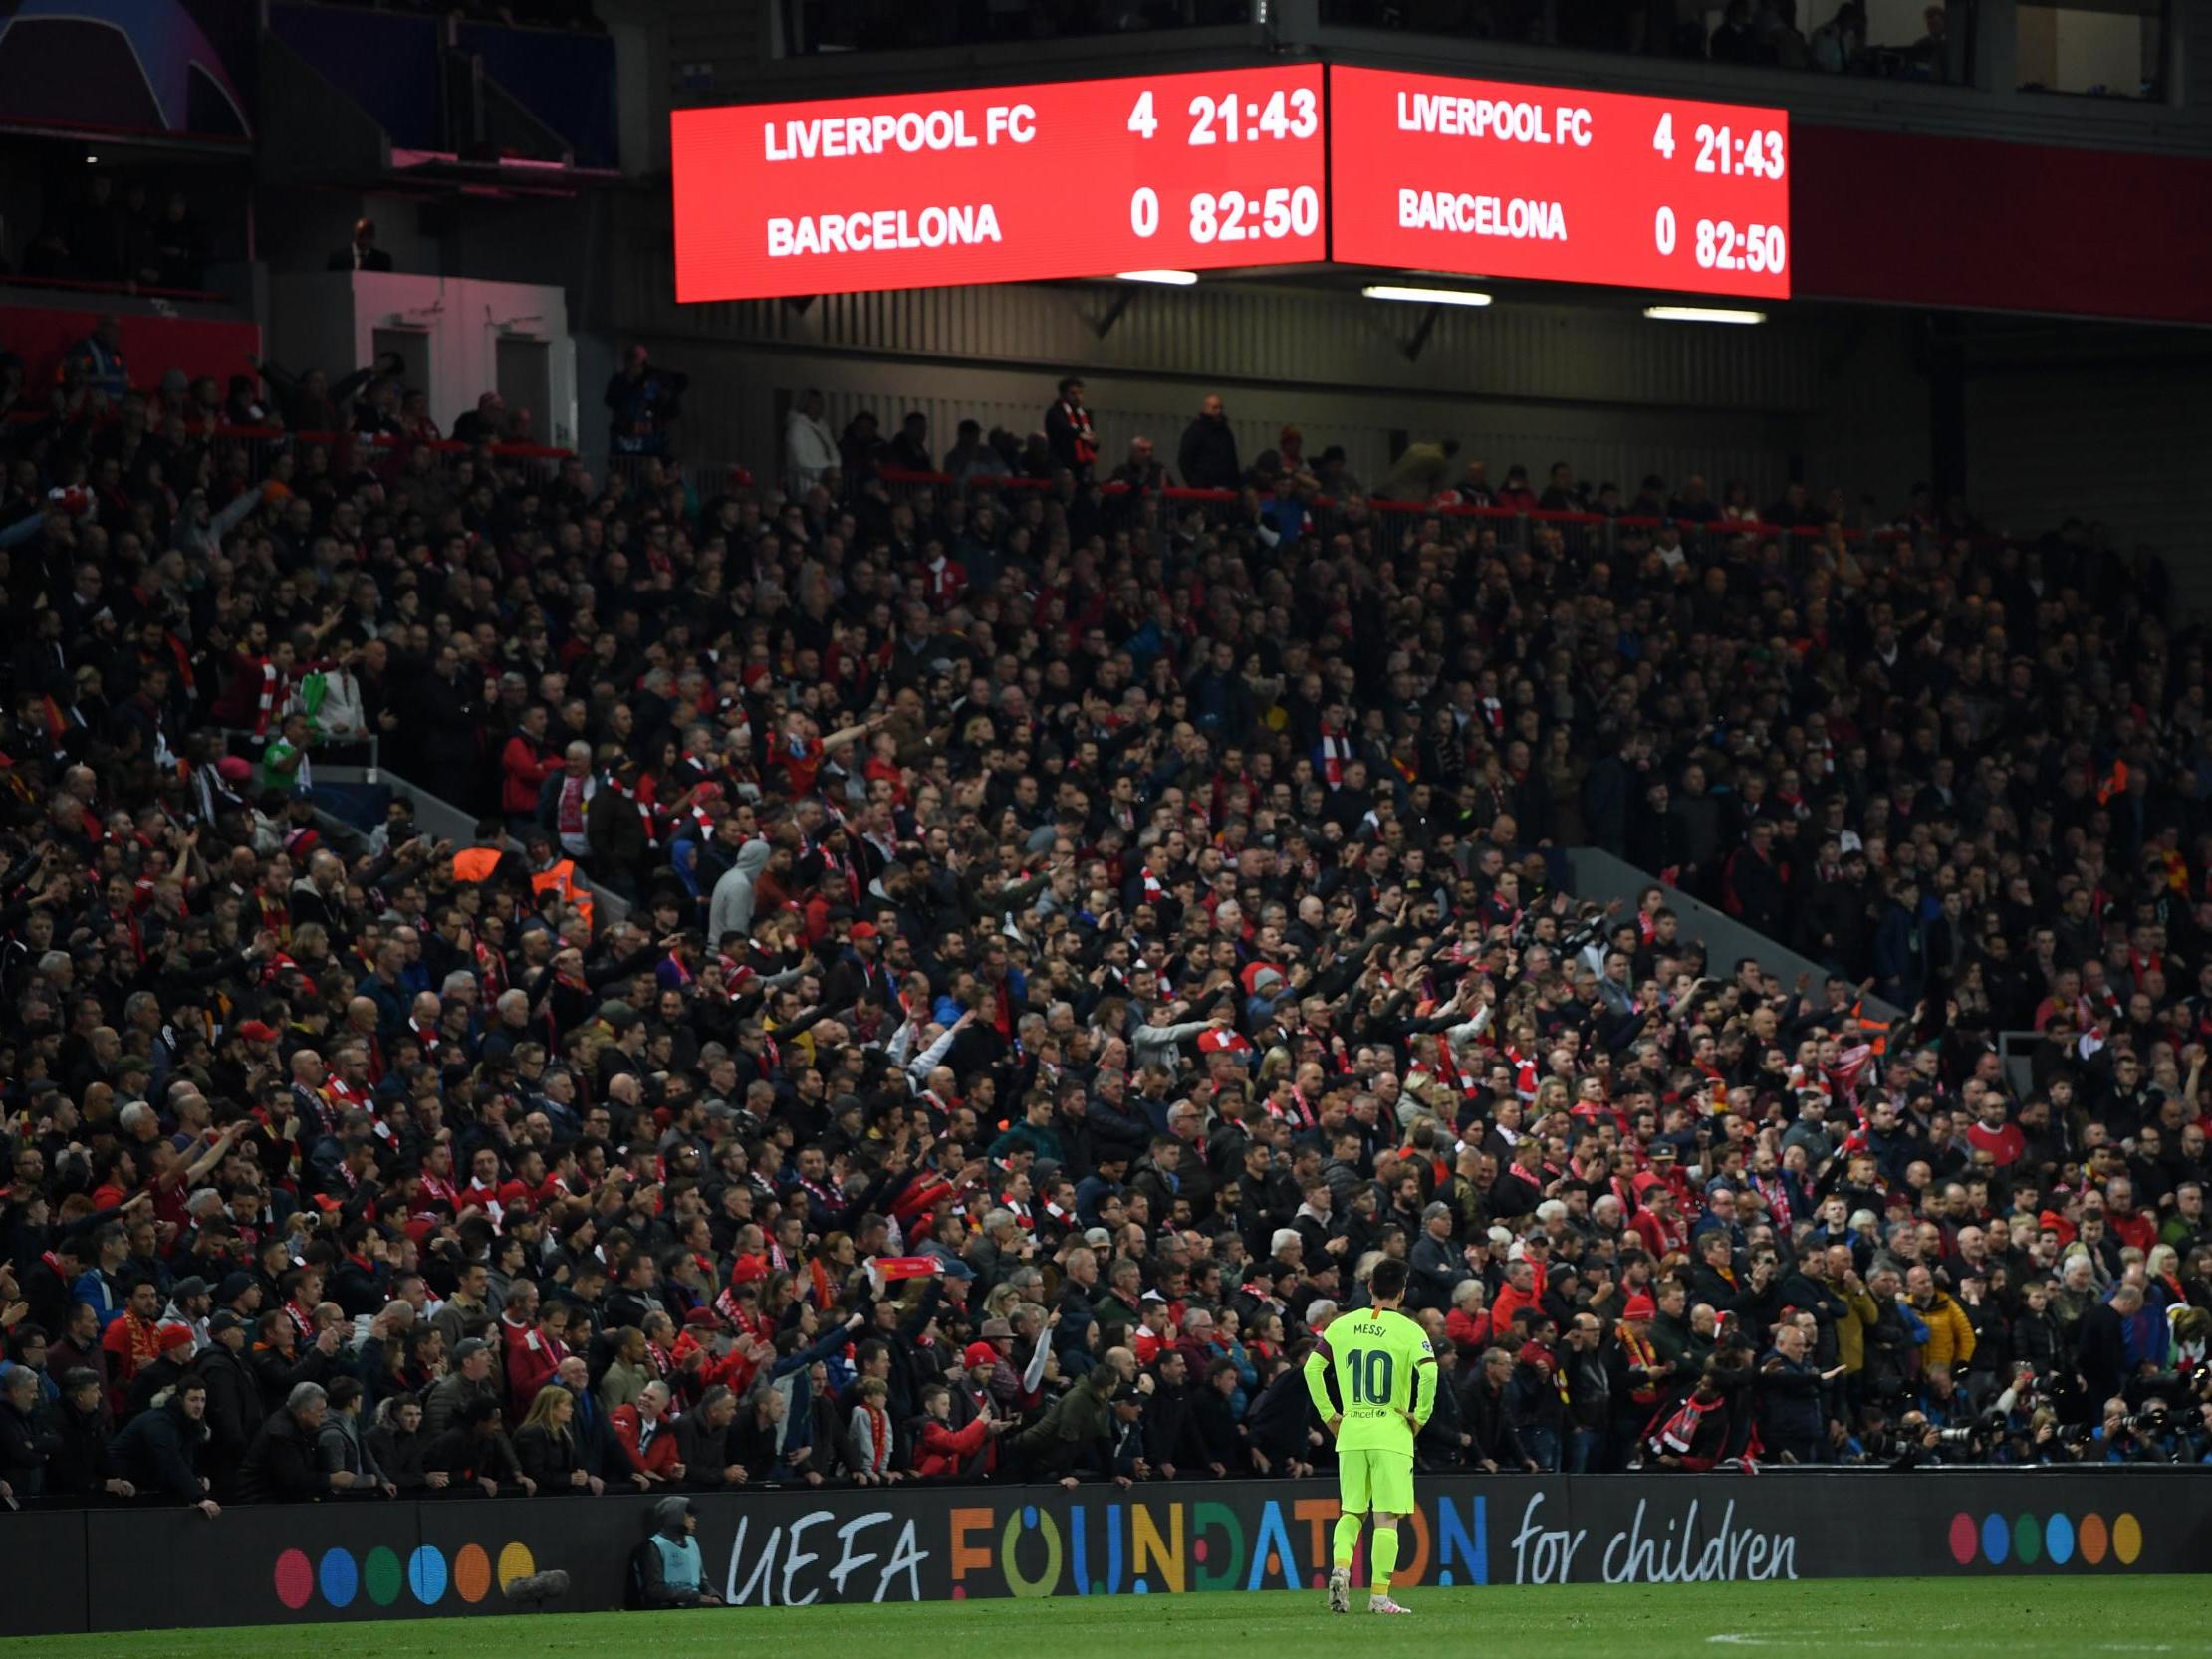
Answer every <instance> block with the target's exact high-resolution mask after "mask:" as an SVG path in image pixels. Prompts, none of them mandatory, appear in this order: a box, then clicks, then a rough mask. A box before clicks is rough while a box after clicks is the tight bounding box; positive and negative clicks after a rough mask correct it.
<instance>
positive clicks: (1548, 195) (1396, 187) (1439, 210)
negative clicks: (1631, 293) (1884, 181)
mask: <svg viewBox="0 0 2212 1659" xmlns="http://www.w3.org/2000/svg"><path fill="white" fill-rule="evenodd" d="M1789 149H1790V130H1789V119H1788V117H1787V115H1786V114H1785V113H1784V112H1783V111H1780V110H1747V109H1744V108H1741V107H1740V106H1736V105H1730V104H1696V103H1691V102H1689V101H1687V100H1684V99H1678V98H1640V97H1631V96H1629V95H1626V94H1622V93H1595V92H1579V91H1578V92H1569V91H1563V90H1561V89H1558V88H1551V87H1532V86H1525V85H1521V84H1519V83H1512V82H1503V81H1462V80H1457V79H1453V78H1450V77H1446V76H1440V75H1409V74H1400V73H1398V72H1396V71H1394V70H1376V69H1346V68H1344V67H1342V66H1334V67H1332V68H1331V69H1330V72H1329V153H1330V160H1331V171H1332V174H1333V177H1334V183H1335V193H1334V199H1333V201H1332V204H1331V214H1330V226H1331V257H1333V258H1335V259H1339V260H1342V261H1344V262H1345V263H1347V264H1350V265H1388V266H1410V267H1413V268H1415V269H1418V270H1424V271H1454V272H1464V273H1467V274H1470V275H1481V276H1495V277H1529V278H1541V279H1547V280H1551V281H1557V282H1588V283H1611V284H1616V285H1619V286H1622V287H1627V288H1671V289H1680V290H1684V291H1687V292H1691V293H1698V294H1745V295H1757V296H1762V297H1769V298H1774V299H1786V298H1788V296H1789V293H1790V183H1789V164H1790V156H1789Z"/></svg>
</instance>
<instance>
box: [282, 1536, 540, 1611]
mask: <svg viewBox="0 0 2212 1659" xmlns="http://www.w3.org/2000/svg"><path fill="white" fill-rule="evenodd" d="M495 1559H496V1564H495ZM537 1570H538V1558H537V1556H536V1555H535V1554H533V1553H532V1552H531V1548H530V1545H528V1544H527V1543H524V1542H523V1541H522V1540H519V1539H517V1540H512V1541H510V1542H508V1543H506V1544H503V1545H501V1546H500V1549H499V1554H498V1555H497V1557H496V1558H495V1557H494V1556H493V1555H492V1553H491V1552H490V1550H489V1549H488V1548H487V1547H486V1546H485V1545H483V1544H481V1543H464V1544H462V1545H461V1547H460V1548H459V1549H457V1550H455V1551H454V1552H453V1555H452V1558H451V1561H450V1563H449V1562H448V1560H447V1557H446V1554H445V1551H444V1550H442V1549H440V1548H438V1547H437V1546H436V1545H435V1544H430V1543H425V1544H419V1545H417V1546H416V1547H415V1548H413V1549H410V1550H408V1551H407V1552H406V1554H405V1555H403V1556H402V1555H401V1554H400V1552H399V1551H398V1550H396V1549H394V1548H392V1547H391V1546H390V1545H388V1544H381V1543H379V1544H377V1545H376V1546H375V1547H373V1548H371V1549H369V1550H368V1551H366V1552H365V1553H362V1554H360V1555H359V1556H357V1555H356V1553H355V1552H354V1551H353V1550H351V1549H343V1548H336V1547H334V1548H330V1549H326V1550H324V1551H323V1553H322V1555H321V1556H320V1557H316V1556H312V1555H310V1554H309V1553H308V1552H307V1551H306V1550H304V1549H287V1550H285V1551H283V1552H282V1553H281V1554H279V1555H278V1556H277V1558H276V1561H275V1563H274V1565H273V1567H272V1570H271V1574H270V1582H271V1585H272V1587H273V1588H274V1589H275V1591H276V1595H277V1600H278V1602H279V1603H281V1604H282V1605H283V1606H285V1607H286V1608H288V1609H289V1610H291V1611H292V1612H295V1613H297V1612H300V1611H302V1610H303V1609H305V1608H306V1607H307V1606H308V1604H309V1603H310V1602H312V1601H313V1600H315V1598H316V1595H317V1593H318V1592H320V1593H321V1595H322V1598H323V1601H324V1603H325V1605H327V1606H330V1607H334V1608H345V1607H351V1606H353V1605H354V1604H355V1603H356V1602H358V1601H361V1600H364V1599H366V1600H367V1601H368V1602H369V1604H370V1605H372V1606H376V1607H389V1606H392V1605H394V1604H395V1603H397V1602H398V1600H399V1598H400V1597H401V1596H402V1595H411V1596H412V1597H413V1598H414V1599H415V1601H416V1602H417V1603H419V1604H420V1605H422V1606H424V1607H434V1606H436V1605H437V1604H438V1603H439V1602H440V1601H442V1600H444V1599H445V1596H446V1592H447V1591H449V1590H450V1591H451V1592H452V1593H453V1594H455V1595H457V1596H459V1597H460V1598H461V1599H462V1600H463V1601H466V1602H470V1603H475V1602H479V1601H482V1600H483V1599H484V1598H485V1597H486V1596H488V1595H490V1594H491V1593H492V1591H493V1590H494V1589H495V1588H504V1587H505V1586H506V1585H508V1584H511V1583H513V1582H514V1581H515V1580H516V1579H517V1578H527V1577H529V1576H530V1575H531V1574H532V1573H534V1572H536V1571H537Z"/></svg>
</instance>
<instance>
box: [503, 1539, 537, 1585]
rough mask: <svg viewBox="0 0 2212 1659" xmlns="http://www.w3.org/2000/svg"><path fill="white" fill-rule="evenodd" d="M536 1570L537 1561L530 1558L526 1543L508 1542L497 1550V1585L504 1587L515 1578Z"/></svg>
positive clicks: (527, 1575)
mask: <svg viewBox="0 0 2212 1659" xmlns="http://www.w3.org/2000/svg"><path fill="white" fill-rule="evenodd" d="M537 1570H538V1563H537V1562H536V1561H535V1560H533V1559H532V1558H531V1554H530V1546H529V1545H528V1544H527V1543H510V1544H509V1545H508V1546H507V1547H506V1548H504V1549H502V1550H501V1551H500V1552H499V1587H500V1588H501V1589H505V1588H506V1587H507V1586H508V1585H509V1584H512V1583H513V1582H514V1581H515V1580H516V1579H517V1578H527V1577H529V1576H530V1575H531V1574H532V1573H533V1572H536V1571H537Z"/></svg>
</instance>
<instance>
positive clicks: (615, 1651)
mask: <svg viewBox="0 0 2212 1659" xmlns="http://www.w3.org/2000/svg"><path fill="white" fill-rule="evenodd" d="M1405 1600H1406V1602H1407V1604H1408V1605H1409V1606H1411V1608H1412V1609H1413V1612H1414V1614H1415V1616H1414V1617H1412V1618H1401V1619H1388V1618H1372V1617H1369V1616H1368V1615H1366V1614H1365V1613H1364V1612H1363V1611H1362V1612H1358V1613H1354V1614H1352V1615H1351V1616H1350V1617H1333V1616H1331V1615H1330V1613H1329V1612H1328V1611H1327V1609H1326V1608H1325V1606H1324V1604H1323V1598H1322V1596H1321V1595H1320V1594H1318V1593H1315V1592H1310V1591H1288V1590H1273V1591H1264V1592H1260V1593H1255V1594H1246V1595H1184V1596H1114V1597H1110V1598H1106V1597H1102V1598H1099V1599H1095V1600H1094V1599H1090V1598H1083V1597H1076V1598H1064V1599H1059V1600H1055V1601H1053V1602H1051V1603H1050V1604H1049V1605H1048V1604H1041V1603H1039V1602H1036V1601H953V1602H934V1603H929V1604H926V1605H919V1606H916V1605H898V1606H882V1607H870V1606H826V1607H801V1608H774V1609H763V1608H754V1607H747V1608H738V1609H729V1610H704V1611H700V1612H694V1613H653V1614H646V1613H589V1614H570V1613H541V1614H531V1615H524V1616H519V1617H501V1618H464V1619H391V1620H388V1621H383V1622H364V1623H350V1624H321V1625H314V1624H310V1625H282V1626H254V1627H246V1628H239V1629H228V1630H185V1631H173V1632H166V1633H163V1634H160V1635H159V1636H155V1635H153V1634H152V1633H141V1634H130V1635H97V1636H49V1637H27V1638H17V1639H14V1640H6V1641H0V1659H14V1656H16V1655H23V1656H24V1659H28V1656H29V1655H30V1654H32V1653H33V1652H34V1651H35V1652H36V1653H37V1654H38V1655H39V1656H40V1659H77V1656H80V1655H82V1656H83V1659H92V1656H93V1655H95V1654H98V1655H101V1656H102V1659H110V1656H113V1655H116V1654H121V1653H126V1652H138V1653H153V1652H158V1653H160V1654H161V1656H162V1659H264V1656H267V1659H280V1656H281V1659H300V1656H301V1655H305V1654H312V1653H315V1652H317V1651H319V1650H321V1651H326V1652H331V1653H340V1654H344V1655H345V1656H346V1659H461V1656H468V1659H477V1656H480V1655H484V1654H528V1655H529V1656H530V1659H564V1656H566V1655H572V1654H573V1655H576V1656H577V1659H668V1655H670V1654H683V1653H696V1654H704V1655H711V1656H713V1659H756V1656H757V1659H781V1656H788V1655H790V1654H792V1653H794V1652H800V1653H805V1652H814V1653H829V1654H839V1653H843V1654H864V1653H875V1654H896V1653H905V1652H925V1653H956V1654H958V1655H959V1659H1039V1655H1049V1659H1128V1656H1129V1655H1130V1654H1131V1653H1132V1652H1134V1653H1143V1652H1147V1651H1149V1652H1155V1653H1158V1652H1169V1653H1185V1652H1192V1651H1204V1652H1209V1653H1212V1654H1214V1655H1216V1656H1223V1659H1225V1656H1226V1655H1228V1654H1230V1653H1232V1652H1234V1653H1240V1654H1241V1653H1253V1654H1264V1655H1265V1656H1266V1659H1345V1656H1346V1655H1347V1654H1357V1655H1361V1656H1364V1655H1367V1654H1389V1653H1402V1654H1408V1655H1411V1654H1422V1655H1431V1654H1436V1653H1438V1652H1443V1653H1447V1654H1448V1653H1465V1654H1472V1655H1484V1656H1495V1655H1505V1654H1512V1655H1526V1656H1528V1659H1551V1656H1553V1655H1562V1654H1586V1655H1593V1656H1596V1659H1693V1656H1694V1659H1728V1656H1729V1655H1731V1654H1738V1655H1744V1654H1750V1655H1757V1654H1773V1655H1777V1656H1780V1655H1784V1654H1790V1653H1814V1654H1824V1655H1835V1656H1837V1659H1860V1656H1863V1659H1883V1656H1896V1659H1905V1656H1908V1655H1910V1656H1914V1659H1920V1656H1924V1655H1941V1656H1942V1659H1984V1656H1986V1659H2040V1656H2042V1655H2047V1654H2048V1655H2053V1656H2066V1659H2073V1656H2076V1655H2082V1656H2088V1655H2102V1654H2172V1655H2176V1656H2187V1655H2192V1654H2193V1655H2204V1656H2206V1659H2212V1577H2202V1576H2198V1577H2182V1576H2158V1577H2149V1576H2146V1577H2142V1578H2134V1579H2129V1580H2127V1581H2125V1582H2124V1583H2121V1582H2115V1581H2114V1580H2112V1579H2110V1578H2099V1579H2093V1580H2089V1579H2082V1580H2073V1579H2066V1578H2054V1577H2031V1576H2020V1577H2009V1578H1893V1579H1880V1580H1873V1579H1824V1580H1813V1581H1806V1582H1800V1583H1785V1584H1701V1585H1691V1586H1684V1585H1638V1584H1622V1585H1572V1586H1565V1587H1548V1588H1525V1589H1524V1588H1491V1589H1452V1590H1443V1589H1431V1590H1409V1591H1407V1592H1406V1594H1405ZM1354 1605H1355V1606H1359V1607H1362V1608H1363V1607H1364V1605H1365V1599H1364V1597H1363V1596H1361V1597H1358V1598H1356V1599H1355V1601H1354ZM0 1628H5V1622H4V1620H0ZM1155 1644H1156V1645H1155ZM1231 1644H1234V1646H1233V1647H1232V1645H1231Z"/></svg>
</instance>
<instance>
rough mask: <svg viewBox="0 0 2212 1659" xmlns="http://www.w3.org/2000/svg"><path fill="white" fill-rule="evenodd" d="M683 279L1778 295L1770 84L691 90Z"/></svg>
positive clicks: (1070, 84)
mask: <svg viewBox="0 0 2212 1659" xmlns="http://www.w3.org/2000/svg"><path fill="white" fill-rule="evenodd" d="M671 153H672V157H673V170H674V189H675V238H676V298H677V299H678V300H682V301H698V300H743V299H765V298H771V297H775V296H779V295H801V294H835V293H850V292H857V291H862V290H869V289H885V288H928V287H940V286H948V285H954V284H962V283H988V282H1024V281H1041V280H1045V279H1049V278H1055V277H1096V276H1106V275H1110V274H1112V273H1115V272H1119V271H1128V270H1160V269H1167V270H1184V271H1199V270H1218V269H1222V268H1227V267H1250V266H1267V265H1298V264H1310V263H1314V262H1318V261H1322V260H1329V259H1333V260H1336V261H1339V262H1341V263H1344V264H1352V265H1378V266H1386V267H1409V268H1413V269H1418V270H1423V271H1431V272H1436V271H1442V272H1461V273H1470V274H1480V275H1491V276H1503V277H1528V278H1541V279H1545V280H1552V281H1561V282H1587V283H1610V284H1617V285H1624V286H1628V287H1635V288H1658V289H1677V290H1682V291H1685V292H1692V293H1704V294H1740V295H1754V296H1759V297H1765V298H1784V297H1787V296H1788V294H1789V292H1790V252H1789V219H1790V214H1789V199H1790V185H1789V174H1790V158H1789V123H1788V119H1787V117H1786V116H1785V115H1784V113H1783V112H1781V111H1778V110H1751V109H1743V108H1739V107H1736V106H1731V105H1719V104H1703V103H1693V102H1688V101H1684V100H1680V99H1660V98H1640V97H1630V96H1626V95H1622V94H1607V93H1591V92H1571V91H1563V90H1559V89H1554V88H1547V87H1536V86H1526V85H1521V84H1516V83H1504V82H1478V81H1465V80H1454V79H1450V78H1447V77H1442V76H1432V75H1416V74H1409V73H1400V72H1397V71H1391V70H1374V69H1348V68H1344V67H1342V66H1333V67H1330V68H1329V69H1328V70H1327V71H1326V77H1325V71H1324V69H1323V66H1321V65H1319V64H1302V65H1294V66H1281V67H1275V68H1266V69H1243V70H1225V71H1212V72H1206V73H1198V74H1186V75H1158V76H1138V77H1130V78H1126V79H1120V80H1112V81H1066V82H1055V83H1049V84H1040V85H1034V86H1018V87H995V88H969V89H964V90H961V91H957V92H944V93H916V94H910V95H892V96H887V97H869V98H851V99H825V100H816V101H813V102H809V103H804V104H758V105H740V106H729V107H723V108H719V109H712V110H685V111H679V112H677V114H676V115H675V117H674V119H673V127H672V137H671Z"/></svg>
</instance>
